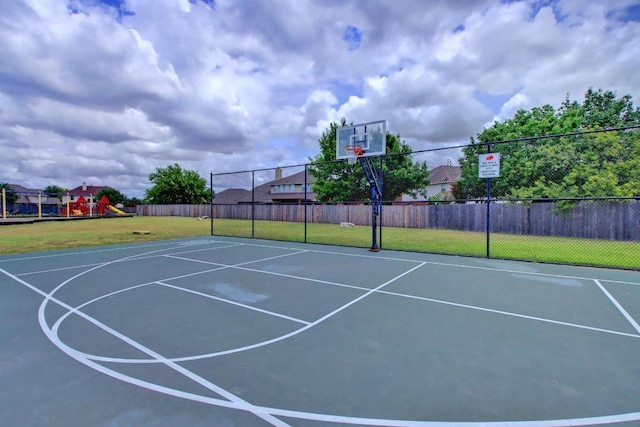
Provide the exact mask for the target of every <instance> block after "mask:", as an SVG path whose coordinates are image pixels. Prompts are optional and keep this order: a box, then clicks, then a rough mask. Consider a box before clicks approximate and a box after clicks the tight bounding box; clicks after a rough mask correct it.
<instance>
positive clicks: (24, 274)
mask: <svg viewBox="0 0 640 427" xmlns="http://www.w3.org/2000/svg"><path fill="white" fill-rule="evenodd" d="M102 264H104V263H103V262H96V263H93V264H84V265H74V266H71V267H61V268H52V269H49V270H39V271H31V272H29V273H19V274H16V276H29V275H32V274H43V273H53V272H55V271H65V270H73V269H76V268H88V267H95V266H96V265H102Z"/></svg>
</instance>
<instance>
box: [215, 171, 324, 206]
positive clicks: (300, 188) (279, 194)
mask: <svg viewBox="0 0 640 427" xmlns="http://www.w3.org/2000/svg"><path fill="white" fill-rule="evenodd" d="M275 178H276V179H275V180H273V181H270V182H267V183H266V184H262V185H258V186H256V187H255V188H254V191H253V192H252V191H251V190H244V189H241V188H230V189H227V190H224V191H221V192H219V193H217V194H216V197H215V198H214V199H213V203H214V204H238V203H252V202H255V203H296V204H299V203H304V202H305V195H306V201H307V202H313V201H315V199H316V195H315V193H314V192H313V191H312V189H311V184H312V183H313V182H314V181H315V178H314V177H313V176H312V175H311V174H309V173H308V172H307V173H306V185H307V189H306V194H305V187H304V186H305V171H302V172H298V173H295V174H293V175H289V176H287V177H284V178H283V177H282V169H281V168H277V169H276V171H275Z"/></svg>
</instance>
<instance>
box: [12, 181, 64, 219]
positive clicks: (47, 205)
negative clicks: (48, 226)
mask: <svg viewBox="0 0 640 427" xmlns="http://www.w3.org/2000/svg"><path fill="white" fill-rule="evenodd" d="M9 189H11V190H13V191H14V192H15V193H16V194H17V195H18V200H16V202H15V203H13V204H9V203H7V213H10V214H22V215H27V214H37V213H38V203H40V206H41V212H42V213H43V214H45V215H55V214H57V213H58V205H59V204H60V200H58V198H57V197H52V196H48V195H47V194H45V193H43V192H42V190H38V189H34V188H26V187H23V186H22V185H17V184H9Z"/></svg>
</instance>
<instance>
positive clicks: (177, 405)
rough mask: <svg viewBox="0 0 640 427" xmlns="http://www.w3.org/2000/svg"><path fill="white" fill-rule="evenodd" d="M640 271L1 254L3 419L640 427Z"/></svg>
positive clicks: (410, 258)
mask: <svg viewBox="0 0 640 427" xmlns="http://www.w3.org/2000/svg"><path fill="white" fill-rule="evenodd" d="M639 322H640V272H637V271H635V272H634V271H622V270H607V269H595V268H585V267H569V266H562V265H549V264H535V263H519V262H511V261H496V260H487V259H477V258H464V257H448V256H439V255H428V254H418V253H408V252H393V251H381V252H378V253H373V252H369V251H366V250H363V249H357V248H345V247H332V246H322V245H310V244H298V243H284V242H273V241H260V240H250V239H236V238H225V237H203V238H195V239H188V240H171V241H163V242H154V243H147V244H137V245H122V246H111V247H100V248H90V249H81V250H73V251H60V252H43V253H34V254H27V255H15V256H4V257H0V383H1V384H2V387H0V409H1V410H0V425H2V426H24V427H28V426H65V427H68V426H179V425H180V426H268V425H275V426H287V425H289V426H312V427H316V426H318V427H319V426H347V425H375V426H505V427H506V426H518V427H525V426H527V427H528V426H542V427H550V426H569V425H571V426H582V425H625V426H631V425H639V424H640V356H639V355H640V325H639V324H638V323H639Z"/></svg>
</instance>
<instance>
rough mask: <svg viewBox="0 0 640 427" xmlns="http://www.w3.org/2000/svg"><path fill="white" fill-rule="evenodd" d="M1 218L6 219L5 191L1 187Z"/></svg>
mask: <svg viewBox="0 0 640 427" xmlns="http://www.w3.org/2000/svg"><path fill="white" fill-rule="evenodd" d="M2 219H7V193H6V192H5V190H4V188H3V189H2Z"/></svg>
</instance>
